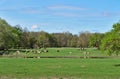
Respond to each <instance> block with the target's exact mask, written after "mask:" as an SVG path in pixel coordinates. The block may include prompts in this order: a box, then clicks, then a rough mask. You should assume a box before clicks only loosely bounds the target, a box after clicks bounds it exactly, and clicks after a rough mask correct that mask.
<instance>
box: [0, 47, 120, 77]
mask: <svg viewBox="0 0 120 79" xmlns="http://www.w3.org/2000/svg"><path fill="white" fill-rule="evenodd" d="M57 49H58V48H48V51H49V52H48V53H40V54H33V53H32V52H31V53H29V54H27V55H29V56H34V55H36V56H37V55H38V56H83V54H82V52H83V51H80V50H78V49H74V48H60V49H59V50H60V52H56V50H57ZM85 51H89V52H91V54H90V56H106V55H105V54H103V53H101V52H100V51H98V50H96V49H86V50H85ZM69 52H72V53H71V54H69ZM21 55H26V54H24V53H21ZM0 79H120V58H119V57H117V58H115V57H113V58H104V59H101V58H97V59H95V58H94V59H91V58H88V59H83V58H39V59H38V58H6V57H1V58H0Z"/></svg>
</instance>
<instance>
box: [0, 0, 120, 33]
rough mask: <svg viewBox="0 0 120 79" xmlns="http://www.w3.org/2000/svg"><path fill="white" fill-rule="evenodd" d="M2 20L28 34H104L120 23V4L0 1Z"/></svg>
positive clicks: (116, 0) (118, 0) (112, 0)
mask: <svg viewBox="0 0 120 79" xmlns="http://www.w3.org/2000/svg"><path fill="white" fill-rule="evenodd" d="M0 17H1V18H3V19H5V20H7V22H8V23H9V24H10V25H12V26H14V25H18V24H19V25H20V26H21V27H23V28H25V27H27V29H28V30H29V31H42V30H43V31H46V32H49V33H53V32H65V31H69V32H71V33H73V34H78V33H79V32H82V31H90V32H101V33H104V32H107V31H109V30H111V29H112V25H113V24H114V23H116V22H118V21H119V20H120V0H0Z"/></svg>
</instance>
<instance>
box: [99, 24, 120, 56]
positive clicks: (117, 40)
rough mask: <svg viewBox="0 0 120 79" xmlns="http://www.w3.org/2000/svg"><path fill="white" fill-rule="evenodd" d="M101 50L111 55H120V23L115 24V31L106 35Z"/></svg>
mask: <svg viewBox="0 0 120 79" xmlns="http://www.w3.org/2000/svg"><path fill="white" fill-rule="evenodd" d="M101 49H102V50H104V51H106V52H107V53H108V54H109V55H112V54H116V55H118V54H119V53H120V52H119V51H120V23H116V24H114V25H113V29H112V30H111V31H110V32H108V33H106V35H105V37H104V38H103V40H102V44H101Z"/></svg>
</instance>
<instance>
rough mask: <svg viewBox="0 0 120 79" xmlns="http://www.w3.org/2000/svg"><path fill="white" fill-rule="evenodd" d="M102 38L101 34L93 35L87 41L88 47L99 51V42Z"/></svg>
mask: <svg viewBox="0 0 120 79" xmlns="http://www.w3.org/2000/svg"><path fill="white" fill-rule="evenodd" d="M103 37H104V34H102V33H93V34H92V35H91V37H90V39H89V46H90V47H96V48H98V49H100V44H101V40H102V38H103Z"/></svg>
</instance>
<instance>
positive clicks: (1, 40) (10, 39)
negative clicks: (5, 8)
mask: <svg viewBox="0 0 120 79" xmlns="http://www.w3.org/2000/svg"><path fill="white" fill-rule="evenodd" d="M15 37H16V34H15V33H14V32H13V28H12V27H11V25H9V24H8V23H7V22H6V21H5V20H3V19H1V18H0V49H1V50H8V49H9V48H12V47H14V45H15Z"/></svg>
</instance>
